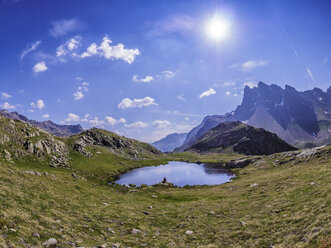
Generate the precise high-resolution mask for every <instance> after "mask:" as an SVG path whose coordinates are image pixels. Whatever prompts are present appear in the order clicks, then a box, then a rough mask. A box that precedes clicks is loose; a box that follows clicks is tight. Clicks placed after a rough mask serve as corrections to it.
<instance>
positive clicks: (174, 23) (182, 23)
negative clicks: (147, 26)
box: [148, 15, 196, 36]
mask: <svg viewBox="0 0 331 248" xmlns="http://www.w3.org/2000/svg"><path fill="white" fill-rule="evenodd" d="M195 26H196V22H195V21H194V20H193V19H192V18H191V17H190V16H188V15H177V16H172V17H169V18H167V19H164V20H162V21H159V22H156V23H155V24H154V25H153V27H152V29H151V31H149V32H148V35H149V36H157V35H163V34H169V33H183V32H187V31H190V30H192V29H194V27H195Z"/></svg>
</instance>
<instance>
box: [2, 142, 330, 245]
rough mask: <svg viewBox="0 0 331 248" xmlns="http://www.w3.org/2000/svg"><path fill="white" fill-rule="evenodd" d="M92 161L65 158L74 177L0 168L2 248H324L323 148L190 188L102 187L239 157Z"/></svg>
mask: <svg viewBox="0 0 331 248" xmlns="http://www.w3.org/2000/svg"><path fill="white" fill-rule="evenodd" d="M100 149H101V148H100ZM94 152H95V154H97V155H100V157H99V158H98V157H96V159H83V158H82V157H80V156H79V155H77V154H72V155H71V157H72V167H73V169H54V168H50V167H47V166H43V165H38V164H36V163H29V162H24V163H18V164H14V163H8V162H2V163H1V164H0V247H41V246H42V243H44V242H45V241H46V240H48V239H49V238H55V239H56V240H57V241H58V244H57V245H58V247H74V246H76V247H92V246H96V247H97V246H100V245H103V244H105V245H106V247H112V245H114V244H118V245H120V247H330V245H331V169H330V168H331V147H330V146H329V147H327V148H325V149H324V151H323V154H322V155H320V156H315V157H314V158H311V159H309V158H303V159H300V160H299V159H298V158H293V157H292V158H287V157H286V156H283V155H282V154H279V155H275V156H269V157H264V158H263V159H262V160H260V161H259V162H258V163H255V164H254V165H249V166H248V167H246V168H244V169H240V170H236V173H237V175H238V176H237V178H236V179H235V180H234V181H233V182H231V183H226V184H223V185H219V186H196V187H189V188H166V187H161V186H157V187H156V186H155V187H146V188H125V187H121V186H117V187H111V186H108V185H107V184H106V183H104V182H105V181H106V179H107V178H109V177H112V176H116V175H117V174H118V173H119V172H121V171H125V170H128V169H132V168H135V167H140V166H146V165H152V164H154V163H156V164H160V163H164V162H165V161H166V160H172V159H173V160H200V161H210V162H212V161H215V162H216V161H224V160H228V159H232V158H234V157H236V156H237V155H233V156H234V157H233V156H232V155H224V157H223V158H222V157H219V155H217V156H216V155H212V156H211V157H208V156H201V157H199V156H197V155H192V154H188V153H185V154H177V155H167V156H162V157H160V159H158V160H156V159H154V160H146V161H140V162H139V161H135V162H133V161H132V160H131V161H128V160H125V159H122V158H120V157H108V156H102V155H101V154H102V152H103V151H102V150H95V151H94ZM98 152H99V153H98ZM100 152H101V153H100ZM195 156H196V157H195ZM213 156H214V157H213ZM26 170H29V171H30V170H36V171H38V172H40V173H41V175H32V174H29V173H26V172H25V171H26ZM43 172H47V175H44V174H43ZM73 172H74V173H75V176H72V173H73ZM105 175H106V176H105ZM100 182H101V183H100ZM136 229H137V230H136ZM187 231H192V232H193V233H191V232H187ZM186 232H187V233H186ZM34 234H35V235H34ZM37 234H38V235H37Z"/></svg>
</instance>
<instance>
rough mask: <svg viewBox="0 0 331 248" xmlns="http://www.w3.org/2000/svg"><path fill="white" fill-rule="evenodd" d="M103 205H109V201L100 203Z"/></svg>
mask: <svg viewBox="0 0 331 248" xmlns="http://www.w3.org/2000/svg"><path fill="white" fill-rule="evenodd" d="M102 204H103V205H105V206H109V205H110V204H109V203H107V202H104V203H102Z"/></svg>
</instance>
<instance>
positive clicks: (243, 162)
mask: <svg viewBox="0 0 331 248" xmlns="http://www.w3.org/2000/svg"><path fill="white" fill-rule="evenodd" d="M257 160H258V159H257V158H243V159H237V160H231V161H229V162H226V163H225V164H226V166H227V167H228V168H244V167H246V166H247V165H249V164H251V163H254V162H256V161H257Z"/></svg>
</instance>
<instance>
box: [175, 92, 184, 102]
mask: <svg viewBox="0 0 331 248" xmlns="http://www.w3.org/2000/svg"><path fill="white" fill-rule="evenodd" d="M177 99H178V100H181V101H183V102H186V99H185V98H184V94H180V95H178V96H177Z"/></svg>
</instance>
